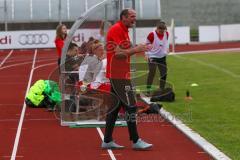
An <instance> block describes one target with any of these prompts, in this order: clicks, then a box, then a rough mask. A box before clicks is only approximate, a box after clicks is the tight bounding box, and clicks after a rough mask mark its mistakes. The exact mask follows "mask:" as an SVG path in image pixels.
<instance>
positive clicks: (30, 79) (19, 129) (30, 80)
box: [11, 49, 37, 160]
mask: <svg viewBox="0 0 240 160" xmlns="http://www.w3.org/2000/svg"><path fill="white" fill-rule="evenodd" d="M36 57H37V49H35V52H34V57H33V62H32V68H31V72H30V76H29V80H28V86H27V90H26V93H25V97H26V96H27V93H28V91H29V89H30V86H31V82H32V77H33V72H34V66H35V62H36ZM25 97H24V98H25ZM25 111H26V104H25V102H23V108H22V112H21V117H20V120H19V123H18V129H17V133H16V137H15V141H14V146H13V151H12V156H11V160H15V159H16V154H17V149H18V144H19V139H20V135H21V130H22V125H23V120H24V116H25Z"/></svg>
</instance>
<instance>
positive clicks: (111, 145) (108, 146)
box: [101, 141, 124, 149]
mask: <svg viewBox="0 0 240 160" xmlns="http://www.w3.org/2000/svg"><path fill="white" fill-rule="evenodd" d="M101 147H102V149H123V148H124V146H120V145H118V144H117V143H115V142H114V141H111V142H108V143H106V142H102V146H101Z"/></svg>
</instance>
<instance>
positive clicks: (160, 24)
mask: <svg viewBox="0 0 240 160" xmlns="http://www.w3.org/2000/svg"><path fill="white" fill-rule="evenodd" d="M157 28H158V29H167V26H166V23H165V22H164V21H162V20H160V21H159V22H158V23H157Z"/></svg>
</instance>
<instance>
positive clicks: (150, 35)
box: [147, 32, 154, 43]
mask: <svg viewBox="0 0 240 160" xmlns="http://www.w3.org/2000/svg"><path fill="white" fill-rule="evenodd" d="M147 39H148V40H149V42H151V43H153V40H154V35H153V32H151V33H149V35H148V36H147Z"/></svg>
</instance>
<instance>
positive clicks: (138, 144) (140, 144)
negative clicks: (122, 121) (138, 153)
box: [132, 138, 153, 150]
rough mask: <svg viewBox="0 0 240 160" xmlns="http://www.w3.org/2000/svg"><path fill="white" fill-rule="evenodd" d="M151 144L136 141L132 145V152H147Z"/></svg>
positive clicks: (140, 140)
mask: <svg viewBox="0 0 240 160" xmlns="http://www.w3.org/2000/svg"><path fill="white" fill-rule="evenodd" d="M152 146H153V145H152V144H149V143H147V142H144V141H143V140H142V139H140V138H139V139H138V141H137V142H136V143H133V145H132V148H133V149H134V150H148V149H150V148H151V147H152Z"/></svg>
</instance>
